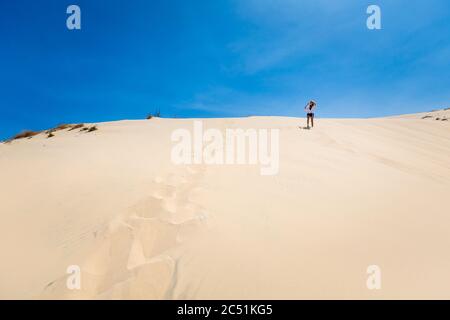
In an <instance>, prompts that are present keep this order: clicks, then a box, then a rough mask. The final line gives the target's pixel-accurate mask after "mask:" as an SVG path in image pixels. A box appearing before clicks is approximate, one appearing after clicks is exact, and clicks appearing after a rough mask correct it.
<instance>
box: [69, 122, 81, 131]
mask: <svg viewBox="0 0 450 320" xmlns="http://www.w3.org/2000/svg"><path fill="white" fill-rule="evenodd" d="M83 127H84V124H83V123H79V124H74V125H72V127H71V128H70V129H69V131H72V130H75V129H80V128H83Z"/></svg>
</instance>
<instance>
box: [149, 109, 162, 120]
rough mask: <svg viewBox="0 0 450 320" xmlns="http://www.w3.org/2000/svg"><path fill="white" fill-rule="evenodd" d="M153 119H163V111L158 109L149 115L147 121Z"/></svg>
mask: <svg viewBox="0 0 450 320" xmlns="http://www.w3.org/2000/svg"><path fill="white" fill-rule="evenodd" d="M152 118H161V111H160V110H159V109H157V110H156V111H155V112H154V113H149V114H148V115H147V118H146V119H147V120H150V119H152Z"/></svg>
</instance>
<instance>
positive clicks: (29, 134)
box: [11, 130, 41, 140]
mask: <svg viewBox="0 0 450 320" xmlns="http://www.w3.org/2000/svg"><path fill="white" fill-rule="evenodd" d="M39 133H41V132H40V131H31V130H25V131H22V132H20V133H18V134H16V135H15V136H14V137H12V138H11V140H18V139H24V138H31V137H34V136H35V135H38V134H39Z"/></svg>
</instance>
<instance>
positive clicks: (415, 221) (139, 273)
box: [0, 111, 450, 299]
mask: <svg viewBox="0 0 450 320" xmlns="http://www.w3.org/2000/svg"><path fill="white" fill-rule="evenodd" d="M424 115H426V114H424ZM424 115H422V114H419V115H409V116H404V117H392V118H380V119H317V120H316V127H315V128H314V130H303V129H301V128H299V126H304V125H305V120H304V119H295V118H283V117H250V118H240V119H205V120H204V123H205V125H206V126H208V127H215V128H219V129H222V130H224V129H225V128H230V127H233V128H235V127H240V128H244V129H245V128H278V129H280V171H279V174H278V175H274V176H262V175H260V171H259V167H258V166H250V165H245V166H243V165H235V166H230V165H228V166H217V165H216V166H215V165H191V166H176V165H174V164H172V162H171V161H170V152H171V147H172V142H171V140H170V135H171V133H172V131H173V130H174V129H177V128H180V127H185V128H191V127H192V120H188V119H183V120H181V119H152V120H147V121H144V120H143V121H118V122H110V123H101V124H99V125H98V128H99V130H98V131H95V132H91V133H80V132H77V131H75V130H74V131H58V132H57V133H56V134H55V137H53V138H51V139H46V136H45V135H44V134H40V135H38V136H35V137H33V138H32V139H22V140H17V141H13V142H12V143H8V144H1V145H0V194H1V201H0V219H1V220H0V221H1V223H0V298H7V299H10V298H26V299H32V298H58V299H80V298H86V299H94V298H95V299H103V298H105V299H218V298H223V299H228V298H232V299H284V298H286V299H311V298H323V299H334V298H339V299H350V298H356V299H380V298H387V299H397V298H405V299H410V298H425V299H428V298H438V299H440V298H446V299H450V272H449V270H450V250H449V248H450V203H449V196H450V121H442V120H434V118H425V119H422V117H423V116H424ZM439 117H440V118H442V117H447V118H450V113H449V111H440V112H439ZM69 265H79V266H80V267H81V272H82V273H81V284H82V286H81V290H69V289H67V287H66V279H67V277H68V274H67V273H66V269H67V267H68V266H69ZM369 265H378V266H380V268H381V270H382V288H381V290H368V289H367V287H366V279H367V276H368V275H367V274H366V269H367V267H368V266H369Z"/></svg>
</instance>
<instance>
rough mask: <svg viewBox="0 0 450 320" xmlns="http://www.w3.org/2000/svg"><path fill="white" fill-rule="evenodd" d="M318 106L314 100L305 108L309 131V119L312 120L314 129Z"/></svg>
mask: <svg viewBox="0 0 450 320" xmlns="http://www.w3.org/2000/svg"><path fill="white" fill-rule="evenodd" d="M316 106H317V103H316V102H315V101H314V100H311V101H309V102H308V103H307V104H306V106H305V112H306V128H307V129H309V119H311V128H314V110H315V109H316Z"/></svg>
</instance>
